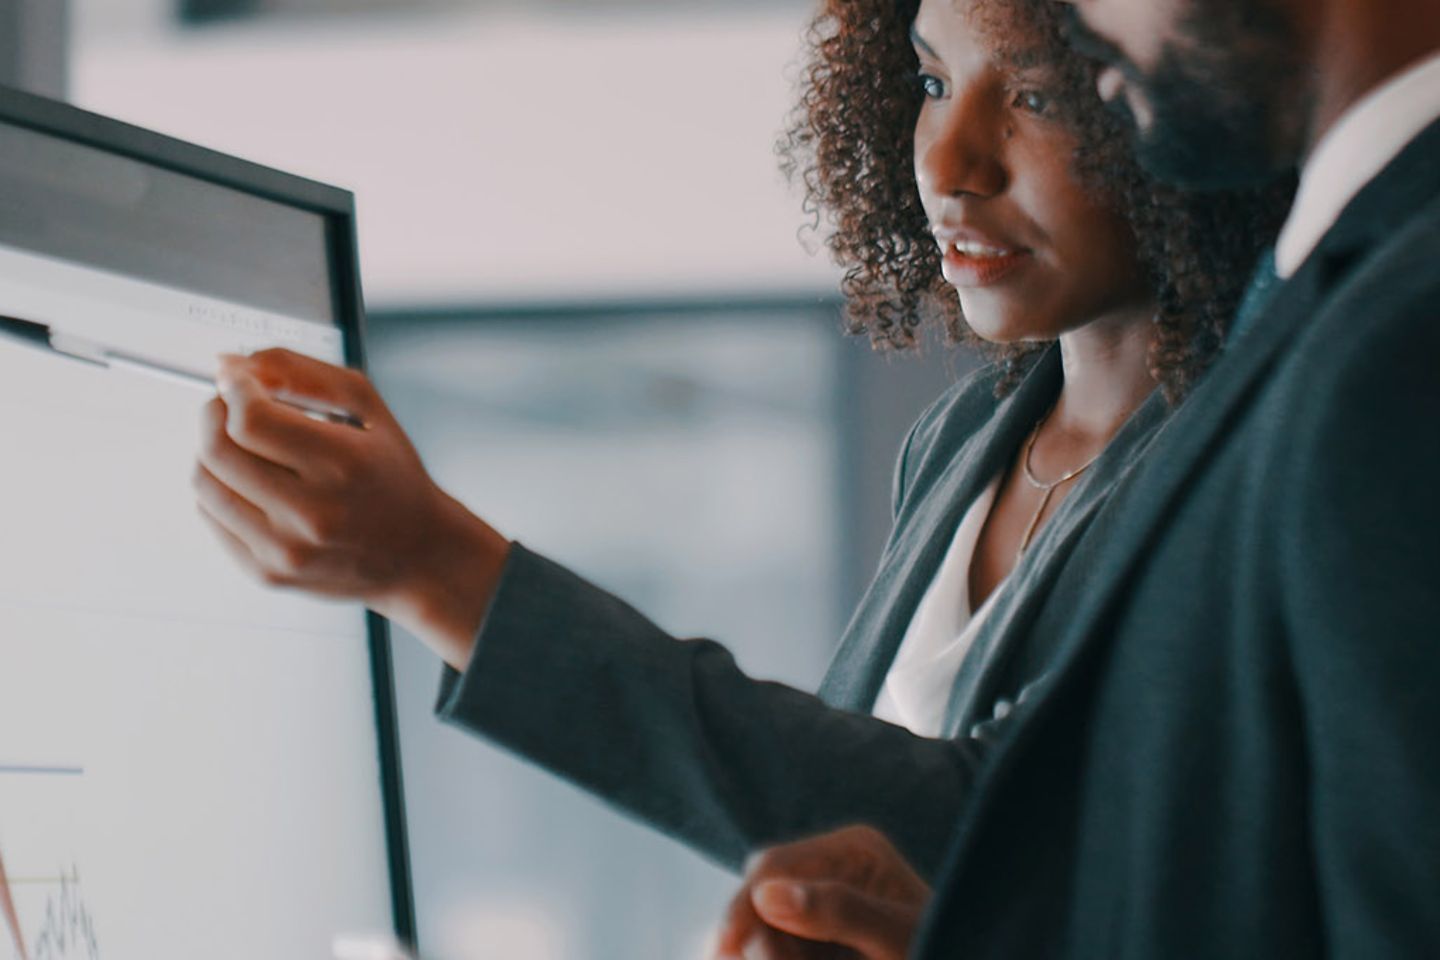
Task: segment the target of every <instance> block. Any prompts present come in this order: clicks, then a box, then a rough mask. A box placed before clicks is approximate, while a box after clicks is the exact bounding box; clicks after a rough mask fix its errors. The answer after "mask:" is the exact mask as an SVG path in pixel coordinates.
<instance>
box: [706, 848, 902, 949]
mask: <svg viewBox="0 0 1440 960" xmlns="http://www.w3.org/2000/svg"><path fill="white" fill-rule="evenodd" d="M929 900H930V888H929V887H928V886H926V884H925V881H923V880H921V879H920V876H919V875H918V874H917V873H916V872H915V871H914V870H913V869H912V868H911V866H910V864H909V863H907V862H906V861H905V858H904V857H902V856H901V855H900V853H899V851H897V850H896V849H895V847H894V846H893V845H891V843H890V841H889V840H887V839H886V838H885V835H884V834H882V833H880V832H879V831H878V830H875V829H873V828H871V827H866V826H852V827H845V828H843V829H840V830H836V831H834V832H833V833H827V834H823V835H821V836H818V837H812V838H810V839H808V840H801V841H798V842H796V843H789V844H785V845H783V846H778V847H772V848H770V849H768V850H766V851H764V852H763V853H760V854H758V855H757V856H755V857H754V858H753V859H752V860H751V862H750V864H749V866H748V867H747V869H746V872H745V882H744V884H743V885H742V886H741V888H740V891H739V893H737V894H736V895H735V897H734V899H733V900H731V902H730V908H729V911H728V912H727V914H726V917H725V921H724V923H723V925H722V926H721V929H720V933H719V936H718V937H717V940H716V949H715V953H716V956H717V957H720V958H731V957H735V958H744V960H782V958H797V960H798V958H830V957H834V958H842V957H843V958H861V960H903V958H904V957H905V956H906V954H907V953H908V952H909V950H910V941H911V940H912V939H913V937H914V935H915V930H916V928H917V927H918V925H919V923H920V917H921V914H922V913H923V912H924V910H925V905H926V904H927V903H928V902H929Z"/></svg>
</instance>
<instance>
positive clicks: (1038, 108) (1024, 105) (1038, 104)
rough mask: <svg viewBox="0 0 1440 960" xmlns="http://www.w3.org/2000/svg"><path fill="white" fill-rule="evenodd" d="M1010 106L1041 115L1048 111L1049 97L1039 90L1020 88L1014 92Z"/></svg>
mask: <svg viewBox="0 0 1440 960" xmlns="http://www.w3.org/2000/svg"><path fill="white" fill-rule="evenodd" d="M1011 106H1014V107H1015V108H1017V109H1019V110H1025V111H1027V112H1029V113H1033V114H1036V115H1037V116H1041V117H1043V116H1045V115H1047V114H1048V113H1049V112H1050V107H1051V102H1050V98H1049V97H1048V96H1046V95H1045V94H1044V93H1041V92H1040V91H1039V90H1021V91H1019V92H1018V93H1016V94H1015V99H1014V100H1012V101H1011Z"/></svg>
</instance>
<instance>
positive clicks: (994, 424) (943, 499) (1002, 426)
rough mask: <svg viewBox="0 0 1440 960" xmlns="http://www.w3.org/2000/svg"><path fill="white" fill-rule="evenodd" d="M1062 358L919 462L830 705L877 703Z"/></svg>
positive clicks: (948, 434) (945, 430) (844, 653)
mask: <svg viewBox="0 0 1440 960" xmlns="http://www.w3.org/2000/svg"><path fill="white" fill-rule="evenodd" d="M1060 377H1061V372H1060V353H1059V350H1057V349H1053V348H1052V349H1050V350H1047V351H1046V352H1045V353H1044V354H1043V355H1042V356H1041V357H1040V358H1039V360H1037V361H1036V363H1035V366H1034V367H1033V368H1032V369H1031V370H1030V372H1029V373H1028V374H1026V376H1025V379H1024V380H1023V381H1021V383H1020V385H1019V386H1018V387H1017V388H1016V389H1015V391H1014V392H1013V393H1012V394H1011V395H1010V396H1008V397H1006V398H1005V399H1004V400H1002V401H1001V402H1000V403H999V405H998V406H996V407H994V408H993V411H994V412H993V414H992V415H990V416H989V417H988V418H987V419H986V420H985V421H984V422H983V423H981V424H978V425H976V424H973V423H955V424H946V425H945V426H943V427H942V429H941V433H940V435H939V436H938V438H937V440H936V441H935V443H934V444H933V446H932V448H931V449H930V450H929V451H927V452H926V455H925V456H924V457H923V459H922V461H921V462H920V463H919V464H918V465H917V469H916V476H915V477H914V479H913V480H912V484H911V491H912V492H911V493H910V494H909V495H907V497H906V502H905V503H904V504H903V505H902V507H901V513H900V516H899V517H898V518H897V519H896V526H895V531H894V533H893V534H892V538H891V541H890V543H889V544H888V545H887V546H886V548H885V552H884V555H883V557H882V559H881V562H880V570H881V571H882V572H881V574H880V575H879V576H877V578H876V580H875V582H874V583H872V584H871V586H870V589H869V590H868V591H867V593H866V595H865V597H864V599H862V600H861V602H860V606H859V608H858V609H857V611H856V613H855V616H854V618H853V619H852V620H851V622H850V625H849V626H848V627H847V628H846V630H845V635H844V638H843V640H842V641H841V644H840V649H839V652H838V653H837V655H836V657H835V660H834V665H833V666H832V667H831V671H830V673H829V675H827V676H826V678H825V682H824V684H823V685H822V686H821V696H823V697H824V698H825V699H826V700H827V701H828V702H830V703H832V704H835V705H837V706H841V707H844V708H847V709H851V710H869V709H871V708H872V707H873V706H874V703H875V698H876V696H878V695H879V692H880V687H881V685H882V684H883V683H884V680H885V674H886V672H887V671H888V670H889V667H890V664H891V662H892V661H893V660H894V659H895V653H896V650H897V649H898V648H899V646H900V642H901V640H903V639H904V636H905V631H906V629H907V628H908V626H909V624H910V620H911V619H912V618H913V617H914V615H915V608H916V607H917V606H918V605H919V603H920V599H921V597H923V596H924V595H925V591H926V590H927V589H928V588H929V586H930V583H931V581H932V580H934V578H935V573H936V571H937V569H938V568H939V566H940V561H941V560H942V559H943V558H944V556H945V551H946V550H947V549H948V548H949V546H950V541H951V540H952V539H953V538H954V535H955V529H956V527H957V526H958V525H959V523H960V518H961V517H962V516H963V515H964V513H965V510H966V509H968V508H969V506H970V504H971V503H972V502H974V500H975V498H976V497H977V496H979V495H980V492H981V491H982V490H983V489H984V488H985V486H986V485H987V484H989V483H990V481H991V480H993V479H994V478H995V476H996V475H997V474H998V473H999V472H1000V471H1001V470H1003V469H1005V468H1006V466H1008V464H1009V461H1010V458H1011V457H1013V456H1014V454H1015V451H1016V450H1018V449H1019V448H1020V444H1021V443H1022V442H1023V441H1024V438H1025V436H1026V435H1027V434H1028V433H1029V431H1030V430H1031V429H1033V428H1034V426H1035V423H1036V422H1037V421H1038V420H1039V418H1040V417H1041V416H1043V415H1044V413H1045V411H1046V410H1047V409H1048V408H1049V406H1050V405H1051V404H1052V403H1054V401H1055V397H1056V395H1057V393H1058V392H1059V389H1060Z"/></svg>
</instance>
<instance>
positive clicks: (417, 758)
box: [0, 0, 971, 960]
mask: <svg viewBox="0 0 1440 960" xmlns="http://www.w3.org/2000/svg"><path fill="white" fill-rule="evenodd" d="M809 12H810V5H809V3H807V2H802V0H785V2H778V0H768V2H762V0H754V2H736V0H723V2H722V0H688V2H683V3H677V2H674V0H590V2H586V3H579V2H574V0H547V2H534V0H531V2H523V3H522V2H518V0H517V2H495V0H448V2H442V0H434V2H414V0H412V2H393V0H392V2H387V0H346V2H342V0H69V4H68V6H67V5H66V4H64V3H61V2H59V0H0V28H3V27H6V26H8V27H10V28H11V30H10V31H9V34H8V35H9V36H11V37H13V38H15V43H13V44H12V45H11V46H9V47H0V70H3V71H4V73H5V74H6V76H8V78H9V79H10V80H11V82H17V83H20V84H21V85H26V86H30V87H31V88H34V89H39V90H40V91H41V92H49V93H62V92H63V93H64V94H65V95H67V96H68V98H69V99H71V100H72V101H73V102H75V103H77V104H78V105H80V106H82V107H86V108H89V109H93V110H96V111H99V112H102V113H106V114H110V115H113V116H116V117H119V118H121V119H125V120H129V121H132V122H135V123H138V124H141V125H143V126H147V127H152V128H155V129H158V130H161V131H163V132H166V133H171V134H174V135H176V136H180V137H183V138H185V139H189V140H193V141H196V142H199V143H202V144H205V145H208V146H212V147H215V148H217V149H220V150H223V151H226V152H230V153H235V154H237V155H240V156H243V157H246V158H248V159H253V160H257V161H259V162H262V163H267V164H271V165H274V166H277V167H280V168H282V169H285V170H288V171H291V172H295V173H300V174H302V175H308V176H312V177H315V178H317V179H320V180H324V181H327V182H331V183H335V184H338V185H340V186H344V187H346V188H349V189H352V190H354V191H355V192H356V194H357V197H358V206H359V216H360V224H361V238H360V239H361V251H362V261H363V269H364V279H365V285H366V290H367V294H368V299H369V303H370V311H371V334H372V338H371V360H372V367H373V371H374V374H375V377H376V379H377V380H378V381H379V383H380V385H381V387H382V389H383V390H384V391H385V393H386V395H387V397H388V398H389V399H390V401H391V403H392V405H393V406H394V407H395V409H396V411H397V413H398V415H399V416H400V419H401V420H402V422H403V423H405V425H406V426H407V428H408V429H409V430H410V431H411V432H412V434H413V436H414V437H415V439H416V441H417V444H418V446H419V447H420V449H421V452H422V454H423V455H424V456H425V458H426V461H427V463H428V464H429V465H430V467H431V469H432V470H433V472H434V473H435V474H436V475H437V477H438V478H439V479H440V480H441V482H442V483H444V484H445V485H446V486H447V487H448V488H449V489H451V490H452V491H453V492H454V493H456V494H457V495H458V496H460V497H461V499H463V500H465V501H466V502H467V503H469V504H470V505H471V506H472V507H473V508H474V509H476V510H477V511H478V512H480V513H481V514H482V515H484V516H486V517H487V518H488V519H490V520H492V522H494V523H495V524H496V525H497V526H498V527H500V529H501V530H502V531H504V532H506V533H507V534H510V535H512V536H516V537H518V538H520V539H523V540H524V541H526V542H527V543H528V544H530V545H531V546H532V547H535V548H537V549H540V550H542V551H544V552H548V553H550V554H551V555H553V556H555V557H556V558H558V559H560V560H562V561H564V562H566V563H568V564H570V565H572V566H574V567H575V568H576V569H578V570H580V571H581V572H583V573H585V574H586V575H588V576H590V577H591V578H593V579H595V580H596V581H598V582H599V583H601V584H603V585H605V586H607V587H609V588H611V589H614V590H616V591H617V592H619V593H621V594H622V595H623V596H625V597H626V598H627V599H629V600H631V601H632V602H633V603H635V604H636V605H637V606H639V607H640V608H641V609H642V610H645V611H646V612H648V613H650V614H651V615H652V617H653V618H654V619H656V620H657V621H658V622H659V623H660V624H661V625H663V626H665V627H666V628H668V629H670V630H672V631H673V632H676V633H680V634H686V635H697V634H699V635H706V636H712V637H716V638H718V639H720V640H722V641H724V642H726V643H727V644H729V645H730V646H731V647H732V648H733V649H734V650H735V651H736V653H737V656H738V657H739V659H740V662H741V663H742V665H744V666H745V667H746V668H747V669H749V670H751V671H752V672H753V673H756V674H758V675H762V676H766V677H776V678H780V679H784V680H787V681H790V682H793V683H797V684H800V685H802V686H813V685H814V684H815V683H816V682H817V681H818V679H819V677H820V674H821V671H822V669H823V667H824V664H825V662H826V660H827V659H828V656H829V654H830V651H831V648H832V647H833V644H834V642H835V639H836V638H837V636H838V634H839V631H840V629H841V628H842V626H843V624H844V621H845V619H846V617H847V615H848V611H849V608H850V607H851V606H852V605H853V604H854V602H855V600H856V599H857V597H858V594H859V591H860V589H861V588H862V587H863V585H864V582H865V579H866V578H867V577H868V575H869V572H870V570H871V569H872V568H873V565H874V562H875V559H876V557H877V556H878V552H879V547H880V543H881V541H882V540H883V537H884V534H885V531H886V529H887V526H888V519H889V517H888V506H889V503H888V493H889V482H890V471H891V465H892V462H893V457H894V454H895V452H896V449H897V448H898V444H899V441H900V438H901V435H902V433H903V431H904V429H905V427H906V426H907V425H908V423H909V422H910V420H911V419H913V417H914V415H915V414H916V413H917V412H918V411H919V410H920V409H921V407H922V406H923V405H924V403H925V402H926V401H927V400H928V399H930V398H931V397H933V396H934V395H935V394H937V393H938V392H939V391H940V390H941V389H943V386H944V385H945V384H946V383H948V382H950V381H952V380H953V379H954V377H955V376H956V375H958V373H959V372H961V371H963V370H964V369H967V368H968V366H969V364H970V362H971V361H970V360H969V358H967V357H963V356H960V355H958V354H953V353H947V352H945V351H943V350H940V349H937V348H932V349H931V350H930V351H929V354H928V356H927V357H926V358H925V359H923V360H915V359H913V358H909V357H884V356H877V355H874V354H872V353H870V352H869V350H868V348H867V347H866V345H865V344H863V343H862V342H859V341H854V340H850V339H847V338H845V337H843V335H842V334H841V333H840V329H839V317H838V312H837V308H838V305H837V302H836V299H835V289H836V284H837V279H838V275H837V273H836V271H835V269H834V268H833V267H831V266H830V265H829V264H828V262H827V261H826V258H825V257H824V255H823V254H815V253H814V252H813V248H815V247H817V246H818V245H819V240H818V237H816V236H815V235H813V234H807V233H805V232H804V231H803V230H802V227H803V226H804V224H805V217H804V216H803V215H802V213H801V211H800V202H799V197H798V195H797V194H796V193H795V192H794V191H793V190H791V189H789V188H788V187H787V185H786V184H785V183H784V181H783V179H782V177H781V176H780V174H779V173H778V171H777V168H776V161H775V156H774V152H773V144H774V142H775V139H776V137H777V135H778V133H779V131H780V130H781V128H782V127H783V124H784V121H785V117H786V114H787V112H788V110H789V109H790V104H791V99H792V95H793V84H794V81H795V77H796V74H797V72H798V52H799V48H800V37H801V31H802V30H803V27H804V24H805V22H806V20H807V18H808V15H809ZM0 32H3V31H0ZM807 246H808V247H809V248H811V249H810V250H808V251H807V249H806V247H807ZM396 654H397V684H398V687H399V699H400V708H401V735H402V750H403V753H404V764H405V775H406V789H407V793H408V803H409V813H410V831H411V841H412V856H413V866H414V873H415V895H416V901H417V907H418V913H419V921H420V926H421V936H422V940H423V942H424V944H425V945H426V946H427V948H428V949H429V951H430V953H431V955H433V956H434V957H435V958H438V960H469V958H480V957H491V956H505V957H507V958H512V960H550V958H567V960H569V958H609V957H620V956H629V957H657V958H658V957H682V958H683V957H693V956H699V955H700V953H701V949H702V945H703V942H704V937H705V935H706V932H707V930H708V928H709V927H710V925H711V924H712V923H713V922H714V920H715V919H716V918H717V917H718V915H719V911H720V909H721V907H722V905H723V903H724V901H725V900H726V898H727V897H728V895H729V893H730V892H731V890H732V888H733V880H732V879H731V878H729V877H727V876H726V875H725V874H724V873H722V872H721V871H719V870H717V869H715V868H714V867H712V866H710V865H708V864H706V863H705V862H703V861H702V860H701V859H700V858H698V857H696V856H694V855H693V854H691V853H689V852H688V851H685V850H683V849H681V848H679V847H678V846H676V845H675V844H674V843H672V842H671V841H668V840H665V839H664V838H661V837H658V836H655V835H652V834H651V833H650V832H649V831H647V830H645V829H643V828H640V827H638V826H635V825H633V824H630V823H628V822H626V821H624V820H623V819H621V818H620V817H618V816H617V815H615V814H613V813H611V812H609V811H608V810H605V809H603V808H602V807H600V806H599V805H598V804H596V803H595V802H594V801H592V800H590V799H589V798H587V797H585V796H583V795H581V794H579V793H577V792H576V791H574V790H572V789H571V788H569V787H567V786H565V785H563V784H560V783H558V782H557V781H555V780H553V779H551V778H549V777H548V776H546V775H545V774H542V773H539V772H536V771H534V770H532V769H530V768H528V767H526V766H525V765H524V764H523V763H522V762H520V761H517V760H515V759H513V758H511V757H508V756H506V755H504V754H502V753H500V752H499V751H496V750H494V749H492V748H490V747H489V746H487V745H485V744H483V743H479V742H476V741H474V740H470V739H467V738H465V737H463V736H461V735H460V734H458V733H455V732H454V731H450V730H447V729H444V728H442V727H440V726H439V725H438V724H437V723H436V722H435V721H434V720H433V719H432V718H431V716H430V708H431V704H432V702H433V695H434V684H435V679H436V676H437V673H438V667H437V664H436V662H435V661H434V659H433V658H431V657H430V656H429V655H428V654H427V653H425V652H424V651H423V650H422V649H420V648H419V646H418V644H416V643H414V642H413V641H412V640H410V639H409V638H404V637H400V638H397V650H396Z"/></svg>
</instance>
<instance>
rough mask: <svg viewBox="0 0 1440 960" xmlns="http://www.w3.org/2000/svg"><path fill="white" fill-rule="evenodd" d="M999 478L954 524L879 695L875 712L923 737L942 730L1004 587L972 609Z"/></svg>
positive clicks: (996, 589) (937, 733) (998, 587)
mask: <svg viewBox="0 0 1440 960" xmlns="http://www.w3.org/2000/svg"><path fill="white" fill-rule="evenodd" d="M1000 480H1001V477H999V476H997V477H996V478H995V479H994V480H992V481H991V482H990V485H989V486H988V487H986V488H985V490H984V491H983V492H982V493H981V494H980V495H979V496H978V497H976V498H975V502H974V503H972V504H970V508H969V509H968V510H966V511H965V516H964V517H962V518H961V520H960V525H959V526H958V527H956V528H955V537H954V539H953V540H951V542H950V548H949V549H948V550H947V551H946V552H945V557H944V559H942V560H941V561H940V567H939V569H938V570H937V571H936V572H935V578H934V579H933V580H931V581H930V586H929V587H928V588H927V589H926V591H925V595H924V596H923V597H921V598H920V604H919V605H918V606H917V607H916V608H915V615H914V617H912V618H911V620H910V626H909V627H907V628H906V630H905V638H904V639H903V640H902V641H901V642H900V647H899V649H898V650H897V651H896V652H895V660H894V662H893V663H891V665H890V672H889V673H888V674H886V675H885V682H884V683H883V684H882V685H881V687H880V694H879V696H878V697H877V698H876V700H875V708H874V711H873V712H874V714H875V716H877V717H879V718H880V719H881V720H888V721H889V722H891V723H896V724H899V725H901V726H903V727H907V728H909V729H910V731H911V732H913V733H916V734H918V735H920V736H922V737H937V736H939V735H940V733H941V730H942V728H943V725H944V722H945V714H946V711H947V710H948V708H949V706H950V691H951V689H952V688H953V687H954V686H955V676H956V674H958V673H959V672H960V662H961V661H962V660H964V659H965V654H966V653H967V652H968V651H969V650H970V645H971V643H972V642H973V640H974V638H975V634H976V633H977V632H978V631H979V629H980V625H981V624H983V623H984V622H985V618H986V616H987V615H988V614H989V612H990V607H991V605H992V603H993V601H994V600H995V595H996V594H998V593H999V592H1000V589H1001V587H1003V586H1004V583H1003V582H1002V583H1001V584H998V585H997V586H996V587H995V589H994V590H992V591H991V592H990V596H988V597H987V598H986V599H985V602H984V603H983V604H981V605H980V609H979V610H975V611H972V610H971V608H970V562H971V560H972V559H973V558H974V556H975V547H976V546H977V545H978V544H979V542H980V532H981V531H982V530H983V529H984V528H985V521H986V519H987V518H988V517H989V516H990V508H991V506H992V505H994V503H995V497H996V496H997V495H998V493H999V491H1000Z"/></svg>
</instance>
